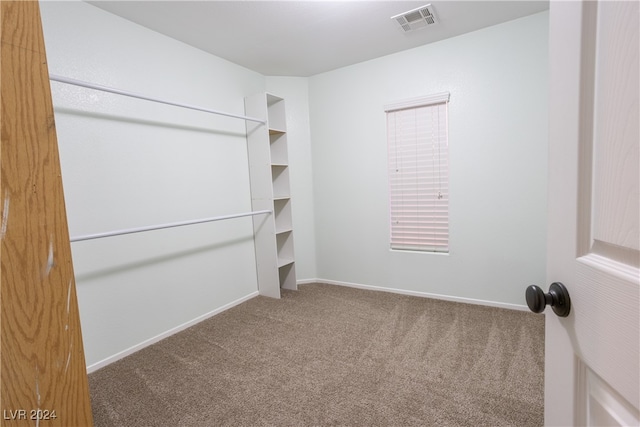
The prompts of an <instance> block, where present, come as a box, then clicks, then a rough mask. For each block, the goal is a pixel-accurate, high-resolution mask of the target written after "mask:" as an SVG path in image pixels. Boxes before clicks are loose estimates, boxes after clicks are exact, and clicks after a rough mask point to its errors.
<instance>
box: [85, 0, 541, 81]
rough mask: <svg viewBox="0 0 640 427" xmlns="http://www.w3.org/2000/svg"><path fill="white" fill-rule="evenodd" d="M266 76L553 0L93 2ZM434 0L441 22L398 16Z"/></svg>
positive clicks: (322, 65) (429, 38)
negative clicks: (414, 24)
mask: <svg viewBox="0 0 640 427" xmlns="http://www.w3.org/2000/svg"><path fill="white" fill-rule="evenodd" d="M89 3H91V4H93V5H95V6H97V7H99V8H101V9H104V10H106V11H109V12H111V13H114V14H116V15H119V16H121V17H123V18H126V19H128V20H130V21H133V22H135V23H138V24H140V25H143V26H145V27H147V28H150V29H152V30H155V31H157V32H159V33H162V34H165V35H167V36H169V37H172V38H174V39H177V40H180V41H182V42H184V43H187V44H189V45H191V46H194V47H197V48H199V49H202V50H204V51H206V52H209V53H212V54H214V55H216V56H219V57H221V58H224V59H227V60H229V61H231V62H234V63H236V64H239V65H242V66H244V67H246V68H249V69H251V70H254V71H257V72H259V73H261V74H263V75H266V76H300V77H306V76H311V75H314V74H318V73H322V72H325V71H329V70H333V69H336V68H340V67H344V66H347V65H351V64H355V63H358V62H362V61H366V60H369V59H373V58H377V57H380V56H384V55H388V54H391V53H395V52H399V51H402V50H406V49H410V48H413V47H417V46H421V45H424V44H426V43H432V42H435V41H438V40H442V39H445V38H449V37H454V36H457V35H460V34H464V33H468V32H470V31H474V30H478V29H480V28H484V27H488V26H491V25H496V24H499V23H502V22H506V21H509V20H512V19H517V18H521V17H523V16H527V15H531V14H533V13H538V12H541V11H544V10H546V9H548V7H549V3H548V1H541V0H538V1H482V0H475V1H454V0H433V1H431V2H429V1H428V0H425V1H404V0H394V1H388V0H387V1H377V0H376V1H370V0H354V1H247V0H237V1H153V0H147V1H91V2H89ZM429 3H431V4H432V6H433V8H434V10H435V14H436V17H437V18H438V19H439V21H440V22H439V24H437V25H432V26H429V27H426V28H422V29H419V30H416V31H414V32H410V33H403V32H402V31H401V30H399V27H398V26H397V24H396V22H395V21H394V20H391V19H390V17H391V16H393V15H397V14H399V13H402V12H406V11H408V10H411V9H414V8H416V7H419V6H423V5H425V4H429Z"/></svg>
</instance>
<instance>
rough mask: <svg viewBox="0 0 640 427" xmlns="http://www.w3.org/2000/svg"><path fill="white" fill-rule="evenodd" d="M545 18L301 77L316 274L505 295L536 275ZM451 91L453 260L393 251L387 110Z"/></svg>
mask: <svg viewBox="0 0 640 427" xmlns="http://www.w3.org/2000/svg"><path fill="white" fill-rule="evenodd" d="M547 20H548V14H547V13H546V12H545V13H540V14H537V15H533V16H530V17H526V18H523V19H519V20H516V21H511V22H508V23H505V24H501V25H497V26H494V27H490V28H487V29H483V30H480V31H476V32H473V33H470V34H466V35H463V36H459V37H456V38H453V39H449V40H445V41H441V42H438V43H433V44H430V45H426V46H423V47H420V48H416V49H412V50H409V51H405V52H402V53H398V54H394V55H390V56H386V57H383V58H379V59H376V60H372V61H368V62H364V63H360V64H357V65H353V66H350V67H346V68H342V69H338V70H335V71H331V72H327V73H324V74H320V75H317V76H313V77H311V78H310V80H309V99H310V117H311V141H312V144H311V146H312V159H313V173H314V175H313V179H314V184H315V188H314V194H315V201H314V203H315V224H316V237H317V260H318V264H317V273H318V276H317V277H318V278H321V279H326V280H329V281H336V282H342V283H345V282H346V283H352V284H362V285H369V286H378V287H385V288H396V289H400V290H403V291H407V292H414V293H427V294H429V293H430V294H439V295H447V296H453V297H460V298H469V299H476V300H486V301H492V302H497V303H506V304H518V305H522V304H524V290H525V287H526V286H527V285H529V284H532V283H544V279H545V232H546V231H545V230H546V169H547V29H548V25H547ZM443 91H449V92H450V93H451V102H450V106H449V131H450V133H449V142H450V174H451V178H450V180H451V182H450V184H451V186H450V191H451V195H450V224H451V228H450V247H451V249H450V250H451V252H450V254H449V255H435V254H427V253H409V252H397V251H390V250H389V249H388V248H389V243H388V242H389V237H388V236H389V225H388V221H389V218H388V207H387V195H388V190H387V173H386V161H387V153H386V128H385V114H384V111H383V105H384V104H385V103H388V102H390V101H397V100H402V99H405V98H413V97H417V96H422V95H428V94H432V93H438V92H443Z"/></svg>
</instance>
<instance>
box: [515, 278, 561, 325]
mask: <svg viewBox="0 0 640 427" xmlns="http://www.w3.org/2000/svg"><path fill="white" fill-rule="evenodd" d="M525 296H526V298H527V305H528V306H529V309H530V310H531V311H533V312H534V313H542V312H543V311H544V308H545V307H546V306H547V305H550V306H551V308H553V312H554V313H555V314H557V315H558V316H560V317H567V316H568V315H569V312H570V311H571V298H569V292H568V291H567V288H565V287H564V285H563V284H562V283H560V282H554V283H552V284H551V286H549V293H546V294H545V293H544V291H543V290H542V289H540V288H539V287H537V286H536V285H531V286H529V287H528V288H527V292H526V294H525Z"/></svg>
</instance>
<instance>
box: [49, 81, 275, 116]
mask: <svg viewBox="0 0 640 427" xmlns="http://www.w3.org/2000/svg"><path fill="white" fill-rule="evenodd" d="M49 80H53V81H55V82H60V83H66V84H70V85H74V86H81V87H86V88H89V89H95V90H100V91H103V92H110V93H115V94H118V95H124V96H130V97H132V98H138V99H144V100H146V101H152V102H159V103H161V104H167V105H173V106H175V107H182V108H188V109H190V110H197V111H204V112H205V113H212V114H218V115H221V116H227V117H233V118H236V119H243V120H248V121H252V122H258V123H262V124H265V123H266V120H263V119H257V118H255V117H248V116H241V115H238V114H231V113H225V112H223V111H217V110H211V109H209V108H202V107H198V106H195V105H189V104H181V103H178V102H173V101H165V100H163V99H159V98H153V97H151V96H147V95H142V94H139V93H134V92H129V91H126V90H120V89H114V88H112V87H108V86H102V85H98V84H94V83H88V82H84V81H82V80H76V79H70V78H68V77H63V76H58V75H56V74H49Z"/></svg>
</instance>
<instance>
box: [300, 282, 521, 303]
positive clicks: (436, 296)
mask: <svg viewBox="0 0 640 427" xmlns="http://www.w3.org/2000/svg"><path fill="white" fill-rule="evenodd" d="M310 283H325V284H327V285H337V286H346V287H349V288H359V289H368V290H370V291H381V292H391V293H394V294H401V295H411V296H415V297H422V298H433V299H439V300H444V301H453V302H461V303H465V304H475V305H484V306H488V307H499V308H506V309H509V310H518V311H529V308H528V307H527V306H526V305H520V304H510V303H506V302H497V301H486V300H479V299H473V298H463V297H456V296H450V295H440V294H432V293H429V292H418V291H409V290H406V289H396V288H385V287H382V286H371V285H362V284H360V283H351V282H341V281H337V280H327V279H304V280H298V285H305V284H310Z"/></svg>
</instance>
